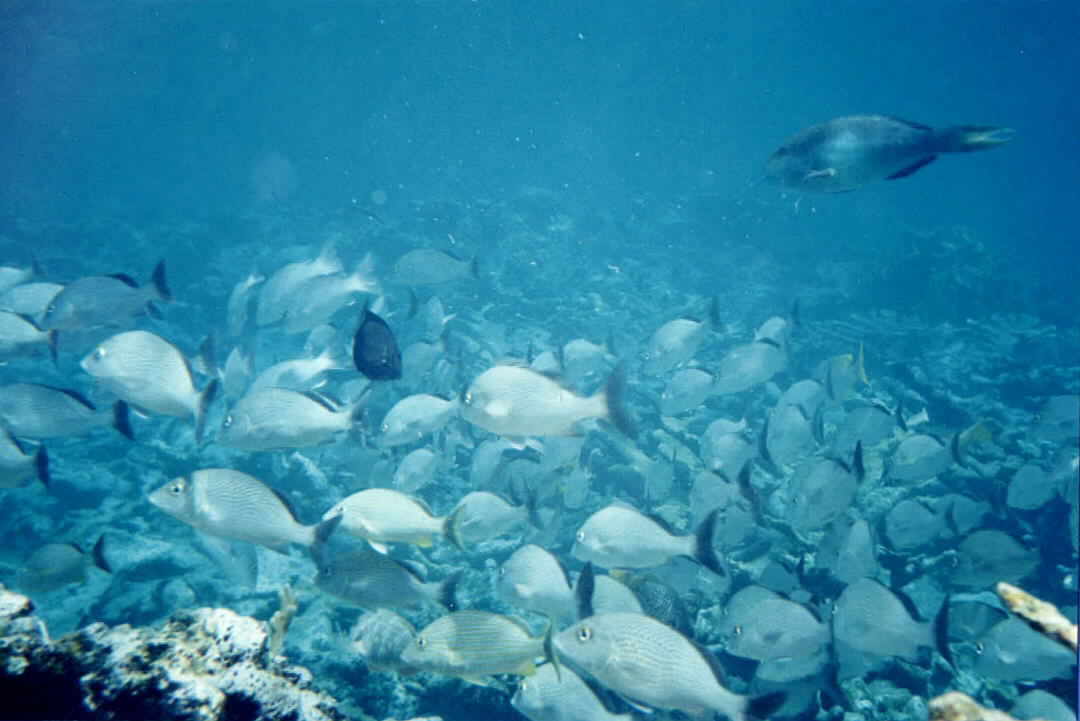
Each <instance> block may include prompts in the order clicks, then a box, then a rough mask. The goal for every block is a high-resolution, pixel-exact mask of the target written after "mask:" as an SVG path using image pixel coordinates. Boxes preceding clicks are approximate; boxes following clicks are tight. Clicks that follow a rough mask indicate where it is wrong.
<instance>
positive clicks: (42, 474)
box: [0, 431, 51, 488]
mask: <svg viewBox="0 0 1080 721" xmlns="http://www.w3.org/2000/svg"><path fill="white" fill-rule="evenodd" d="M34 478H36V479H38V480H39V481H41V484H42V485H43V486H45V487H46V488H48V487H49V483H50V481H51V479H50V477H49V454H48V452H47V451H46V450H45V446H44V445H39V446H38V447H37V449H36V450H34V451H33V452H31V451H30V449H28V448H26V447H25V446H24V445H23V444H22V443H20V442H19V440H18V439H17V438H15V436H13V435H11V434H10V433H8V432H7V431H4V432H3V433H0V488H18V487H19V486H22V485H24V484H25V483H26V482H27V481H29V480H31V479H34Z"/></svg>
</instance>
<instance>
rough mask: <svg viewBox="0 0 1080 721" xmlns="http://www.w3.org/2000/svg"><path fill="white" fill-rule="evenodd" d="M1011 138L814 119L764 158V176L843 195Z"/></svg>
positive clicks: (895, 121)
mask: <svg viewBox="0 0 1080 721" xmlns="http://www.w3.org/2000/svg"><path fill="white" fill-rule="evenodd" d="M1012 136H1013V131H1012V129H1011V128H1003V127H995V126H987V125H956V126H953V127H949V128H930V127H927V126H925V125H920V124H918V123H911V122H908V121H906V120H900V119H899V118H891V117H889V116H887V115H852V116H850V117H846V118H835V119H834V120H829V121H827V122H824V123H818V124H817V125H814V126H811V127H809V128H807V129H806V130H803V131H802V132H801V133H798V134H797V135H795V136H794V137H792V138H790V139H789V140H788V141H787V142H786V143H784V144H783V145H781V146H780V148H779V149H777V151H776V152H775V153H773V154H772V157H770V158H769V162H768V163H767V164H766V166H765V176H766V178H767V179H768V180H769V181H770V182H772V183H775V184H777V185H780V186H783V187H785V188H790V189H791V190H800V191H803V192H808V193H842V192H844V191H846V190H854V189H855V188H859V187H861V186H863V185H866V184H868V183H873V182H875V181H878V180H894V179H896V178H904V177H907V176H908V175H911V174H912V173H914V172H915V171H917V170H919V169H920V168H922V167H923V166H925V165H927V164H928V163H930V162H931V161H933V160H934V159H935V158H936V157H937V154H938V153H966V152H970V151H973V150H986V149H989V148H995V147H997V146H998V145H1001V144H1002V143H1006V142H1008V141H1009V140H1011V139H1012Z"/></svg>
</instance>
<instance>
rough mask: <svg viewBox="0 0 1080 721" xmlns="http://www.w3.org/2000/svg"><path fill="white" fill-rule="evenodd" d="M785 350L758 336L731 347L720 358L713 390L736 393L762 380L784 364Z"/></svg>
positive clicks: (785, 361) (785, 358)
mask: <svg viewBox="0 0 1080 721" xmlns="http://www.w3.org/2000/svg"><path fill="white" fill-rule="evenodd" d="M787 364H788V359H787V354H786V353H785V352H784V351H783V350H782V349H781V348H780V346H778V345H777V344H776V343H775V342H772V341H768V342H767V341H765V340H759V341H754V342H753V343H746V344H744V345H741V346H737V347H735V348H732V349H731V350H730V351H728V352H727V355H725V356H724V357H723V358H722V359H721V360H720V365H719V367H718V368H717V372H716V382H715V383H714V385H713V392H714V393H716V394H717V395H725V394H729V393H738V392H740V391H744V390H747V389H749V388H753V387H754V386H756V385H759V384H761V383H764V382H765V381H767V380H769V379H770V378H772V377H773V376H774V375H776V374H777V373H780V372H781V371H783V370H784V369H785V368H787Z"/></svg>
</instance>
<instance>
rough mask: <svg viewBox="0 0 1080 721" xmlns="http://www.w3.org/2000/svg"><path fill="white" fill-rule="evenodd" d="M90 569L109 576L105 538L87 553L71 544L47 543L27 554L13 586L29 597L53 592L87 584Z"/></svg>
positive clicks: (109, 569)
mask: <svg viewBox="0 0 1080 721" xmlns="http://www.w3.org/2000/svg"><path fill="white" fill-rule="evenodd" d="M91 566H93V567H94V568H98V569H100V570H102V571H105V572H106V573H112V568H111V567H110V566H109V563H108V561H107V560H106V558H105V537H104V536H102V537H101V538H99V539H98V540H97V543H95V544H94V546H93V548H92V549H91V550H90V552H89V553H88V552H86V551H84V550H83V549H82V548H80V547H79V546H78V545H76V544H74V543H47V544H45V545H44V546H42V547H41V548H39V549H37V550H36V551H34V552H33V553H32V554H30V557H29V558H28V559H26V562H25V563H23V565H22V566H21V567H20V568H19V570H18V571H17V572H16V575H15V586H16V588H19V589H21V590H24V591H29V592H30V593H45V592H48V591H56V590H58V589H61V588H63V587H64V586H69V585H71V584H73V583H82V582H83V581H85V580H86V570H87V569H88V568H89V567H91Z"/></svg>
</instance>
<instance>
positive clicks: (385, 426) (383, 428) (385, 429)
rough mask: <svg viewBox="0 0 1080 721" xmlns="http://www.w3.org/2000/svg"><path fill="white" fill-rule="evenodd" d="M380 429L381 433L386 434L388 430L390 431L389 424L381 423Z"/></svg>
mask: <svg viewBox="0 0 1080 721" xmlns="http://www.w3.org/2000/svg"><path fill="white" fill-rule="evenodd" d="M380 429H381V430H382V432H383V433H386V432H387V431H388V430H390V424H389V423H383V424H382V425H381V426H380Z"/></svg>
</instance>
